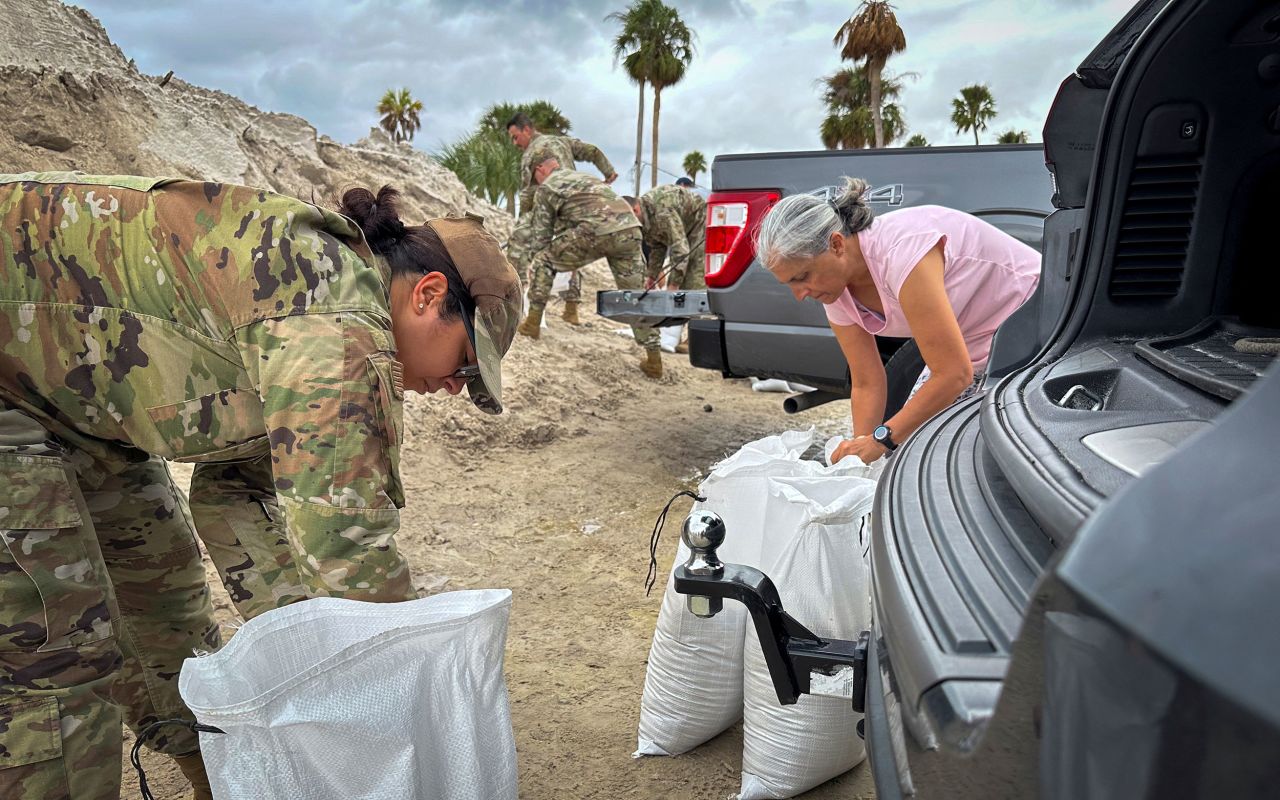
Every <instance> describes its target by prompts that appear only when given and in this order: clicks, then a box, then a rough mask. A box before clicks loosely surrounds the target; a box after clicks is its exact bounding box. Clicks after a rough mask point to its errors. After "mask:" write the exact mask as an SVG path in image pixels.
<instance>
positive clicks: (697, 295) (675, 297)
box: [596, 289, 712, 327]
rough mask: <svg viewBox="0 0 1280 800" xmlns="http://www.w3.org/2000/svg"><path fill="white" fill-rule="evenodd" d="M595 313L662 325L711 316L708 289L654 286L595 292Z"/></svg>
mask: <svg viewBox="0 0 1280 800" xmlns="http://www.w3.org/2000/svg"><path fill="white" fill-rule="evenodd" d="M596 313H598V314H599V315H600V316H602V317H604V318H605V319H611V320H613V321H614V322H622V323H625V324H627V325H648V326H654V327H661V326H663V325H676V324H679V323H681V322H688V321H689V320H690V319H693V318H694V317H708V316H712V314H711V309H710V307H709V306H708V305H707V293H706V292H705V291H702V290H698V291H678V292H671V291H662V290H658V289H652V290H649V291H643V290H638V289H614V290H611V291H607V292H597V293H596Z"/></svg>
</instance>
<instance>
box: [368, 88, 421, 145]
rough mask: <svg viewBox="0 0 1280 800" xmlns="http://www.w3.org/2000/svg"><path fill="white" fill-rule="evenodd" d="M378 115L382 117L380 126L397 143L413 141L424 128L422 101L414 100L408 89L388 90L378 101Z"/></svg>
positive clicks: (379, 121)
mask: <svg viewBox="0 0 1280 800" xmlns="http://www.w3.org/2000/svg"><path fill="white" fill-rule="evenodd" d="M378 113H379V114H381V115H382V119H380V120H378V125H379V126H380V127H381V128H382V129H383V130H384V131H386V132H387V133H388V134H390V135H391V141H393V142H396V143H399V142H408V141H412V140H413V134H415V133H417V131H418V128H421V127H422V121H421V119H420V117H419V115H420V114H421V113H422V101H421V100H414V99H413V96H412V95H411V94H409V90H408V89H401V90H399V91H396V90H395V89H388V90H387V93H386V94H384V95H383V96H382V99H381V100H380V101H378Z"/></svg>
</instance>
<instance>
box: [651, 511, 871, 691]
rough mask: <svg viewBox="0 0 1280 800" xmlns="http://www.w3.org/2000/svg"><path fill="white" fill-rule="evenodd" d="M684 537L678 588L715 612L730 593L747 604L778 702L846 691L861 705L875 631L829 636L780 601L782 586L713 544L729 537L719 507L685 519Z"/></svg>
mask: <svg viewBox="0 0 1280 800" xmlns="http://www.w3.org/2000/svg"><path fill="white" fill-rule="evenodd" d="M680 536H681V539H683V540H684V543H685V546H687V547H688V548H689V559H688V561H686V562H685V563H684V564H681V565H679V566H677V567H676V568H675V588H676V591H677V592H679V593H680V594H683V595H687V596H688V599H687V600H686V601H685V602H686V603H687V605H688V608H689V611H690V612H691V613H692V614H694V615H696V616H699V617H705V618H710V617H714V616H715V615H716V614H718V613H720V612H721V611H722V610H723V609H724V601H725V599H729V600H737V601H738V602H740V603H742V604H743V605H745V606H746V607H747V611H748V612H750V614H751V622H752V624H754V625H755V629H756V634H757V636H759V638H760V647H761V649H762V650H763V651H764V660H765V663H766V664H768V665H769V676H770V677H771V678H772V679H773V688H774V691H776V692H777V693H778V702H779V703H781V704H782V705H792V704H794V703H795V702H796V700H797V699H798V698H799V696H800V695H802V694H813V695H823V696H826V697H843V698H846V699H848V700H849V701H850V702H851V703H852V704H853V710H854V711H858V712H861V711H863V710H864V707H865V698H866V689H867V644H868V642H869V641H870V636H871V634H870V632H869V631H863V632H862V633H861V634H860V635H859V636H858V639H857V640H856V641H849V640H847V639H824V638H822V637H820V636H818V635H816V634H814V633H813V632H811V631H810V630H809V629H808V628H806V627H805V626H803V625H801V624H800V623H799V622H797V621H796V620H795V619H794V618H792V617H791V616H790V615H789V614H787V612H786V611H784V610H783V608H782V600H781V598H779V597H778V590H777V588H776V587H774V585H773V581H771V580H769V576H768V575H765V574H764V573H763V572H761V571H760V570H758V569H754V568H752V567H747V566H743V565H741V564H725V563H722V562H721V561H720V558H719V556H718V555H716V550H718V549H719V548H720V545H721V544H723V543H724V537H725V525H724V520H723V519H721V518H720V515H719V514H716V513H715V512H712V511H707V510H705V509H698V510H695V511H694V512H693V513H691V514H689V516H688V517H686V518H685V521H684V525H683V526H682V529H681V533H680Z"/></svg>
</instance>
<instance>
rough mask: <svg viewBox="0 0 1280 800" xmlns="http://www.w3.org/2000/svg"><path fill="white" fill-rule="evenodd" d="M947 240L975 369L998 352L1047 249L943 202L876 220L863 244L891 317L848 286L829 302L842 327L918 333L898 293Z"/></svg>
mask: <svg viewBox="0 0 1280 800" xmlns="http://www.w3.org/2000/svg"><path fill="white" fill-rule="evenodd" d="M939 242H941V243H942V257H943V268H942V281H943V286H944V287H945V288H946V292H947V299H948V300H950V301H951V308H952V310H954V311H955V312H956V320H957V321H958V322H959V323H960V333H961V334H963V336H964V343H965V346H966V347H968V348H969V360H970V361H972V362H973V369H974V371H975V372H981V371H982V370H983V368H985V367H986V365H987V357H988V356H989V355H990V354H991V338H992V337H993V336H994V335H995V332H996V328H998V327H1000V323H1002V322H1004V321H1005V319H1006V318H1007V317H1008V316H1009V315H1010V314H1012V313H1013V312H1014V311H1015V310H1016V309H1017V308H1018V306H1020V305H1022V303H1023V302H1024V301H1025V300H1026V299H1027V298H1028V297H1030V296H1031V292H1032V291H1034V290H1035V288H1036V284H1037V283H1038V282H1039V281H1040V254H1039V253H1037V252H1036V251H1035V250H1033V249H1032V248H1030V247H1028V246H1027V245H1025V244H1023V243H1022V242H1020V241H1018V240H1017V239H1014V238H1013V237H1012V236H1010V235H1008V234H1007V233H1005V232H1003V231H1001V230H1000V229H999V228H997V227H995V226H994V225H992V224H991V223H989V222H984V221H983V220H981V219H978V218H977V217H975V216H972V215H970V214H966V213H964V212H963V211H956V210H955V209H951V208H943V207H942V206H916V207H914V208H904V209H901V210H899V211H890V212H889V213H888V214H884V215H883V216H878V217H876V218H875V219H874V220H873V221H872V222H871V226H870V227H869V228H867V229H866V230H864V231H861V232H859V233H858V244H859V245H861V247H862V255H863V258H865V259H866V262H867V267H868V269H870V271H871V280H872V281H874V282H875V285H876V290H877V291H878V292H879V294H880V303H881V305H882V306H883V307H884V318H883V319H882V318H881V317H880V315H879V314H876V313H875V312H874V311H872V310H870V309H868V308H866V307H865V306H863V305H861V304H859V303H858V302H857V301H856V300H854V299H853V295H851V294H850V293H849V290H848V289H845V290H844V294H842V295H840V297H839V298H837V299H836V300H835V302H833V303H829V304H827V306H826V311H827V319H828V320H830V321H831V323H832V324H834V325H857V326H859V327H861V328H863V329H864V330H866V331H867V333H870V334H874V335H878V336H897V337H909V336H911V326H910V325H908V324H907V318H906V315H905V314H904V313H903V311H902V304H901V303H900V302H899V300H898V293H899V292H900V291H901V290H902V284H903V283H905V282H906V280H907V276H908V275H910V274H911V270H913V269H915V266H916V265H917V264H919V263H920V259H922V258H924V257H925V254H926V253H928V252H929V251H930V250H932V249H933V248H934V246H935V245H937V244H938V243H939Z"/></svg>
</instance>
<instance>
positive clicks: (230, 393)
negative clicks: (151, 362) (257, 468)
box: [147, 389, 267, 462]
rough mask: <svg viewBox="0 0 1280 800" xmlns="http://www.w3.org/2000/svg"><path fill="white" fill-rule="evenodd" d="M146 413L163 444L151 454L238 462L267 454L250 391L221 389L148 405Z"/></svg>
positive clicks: (259, 407) (258, 405)
mask: <svg viewBox="0 0 1280 800" xmlns="http://www.w3.org/2000/svg"><path fill="white" fill-rule="evenodd" d="M147 415H148V416H149V417H150V418H151V423H152V425H154V426H155V429H156V433H157V434H158V438H159V443H160V444H161V446H162V448H163V452H157V453H156V455H159V456H163V457H165V458H169V459H172V460H174V461H197V462H198V461H243V460H246V459H249V458H254V457H257V456H260V455H263V454H265V453H266V452H267V440H266V425H265V423H264V422H263V419H262V400H261V399H260V398H259V397H258V393H257V392H256V391H254V390H253V389H224V390H222V391H220V392H214V393H213V394H207V395H204V396H203V397H197V398H194V399H192V400H183V401H181V402H178V403H171V404H169V405H165V406H155V407H152V408H148V409H147ZM158 449H159V448H158Z"/></svg>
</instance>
